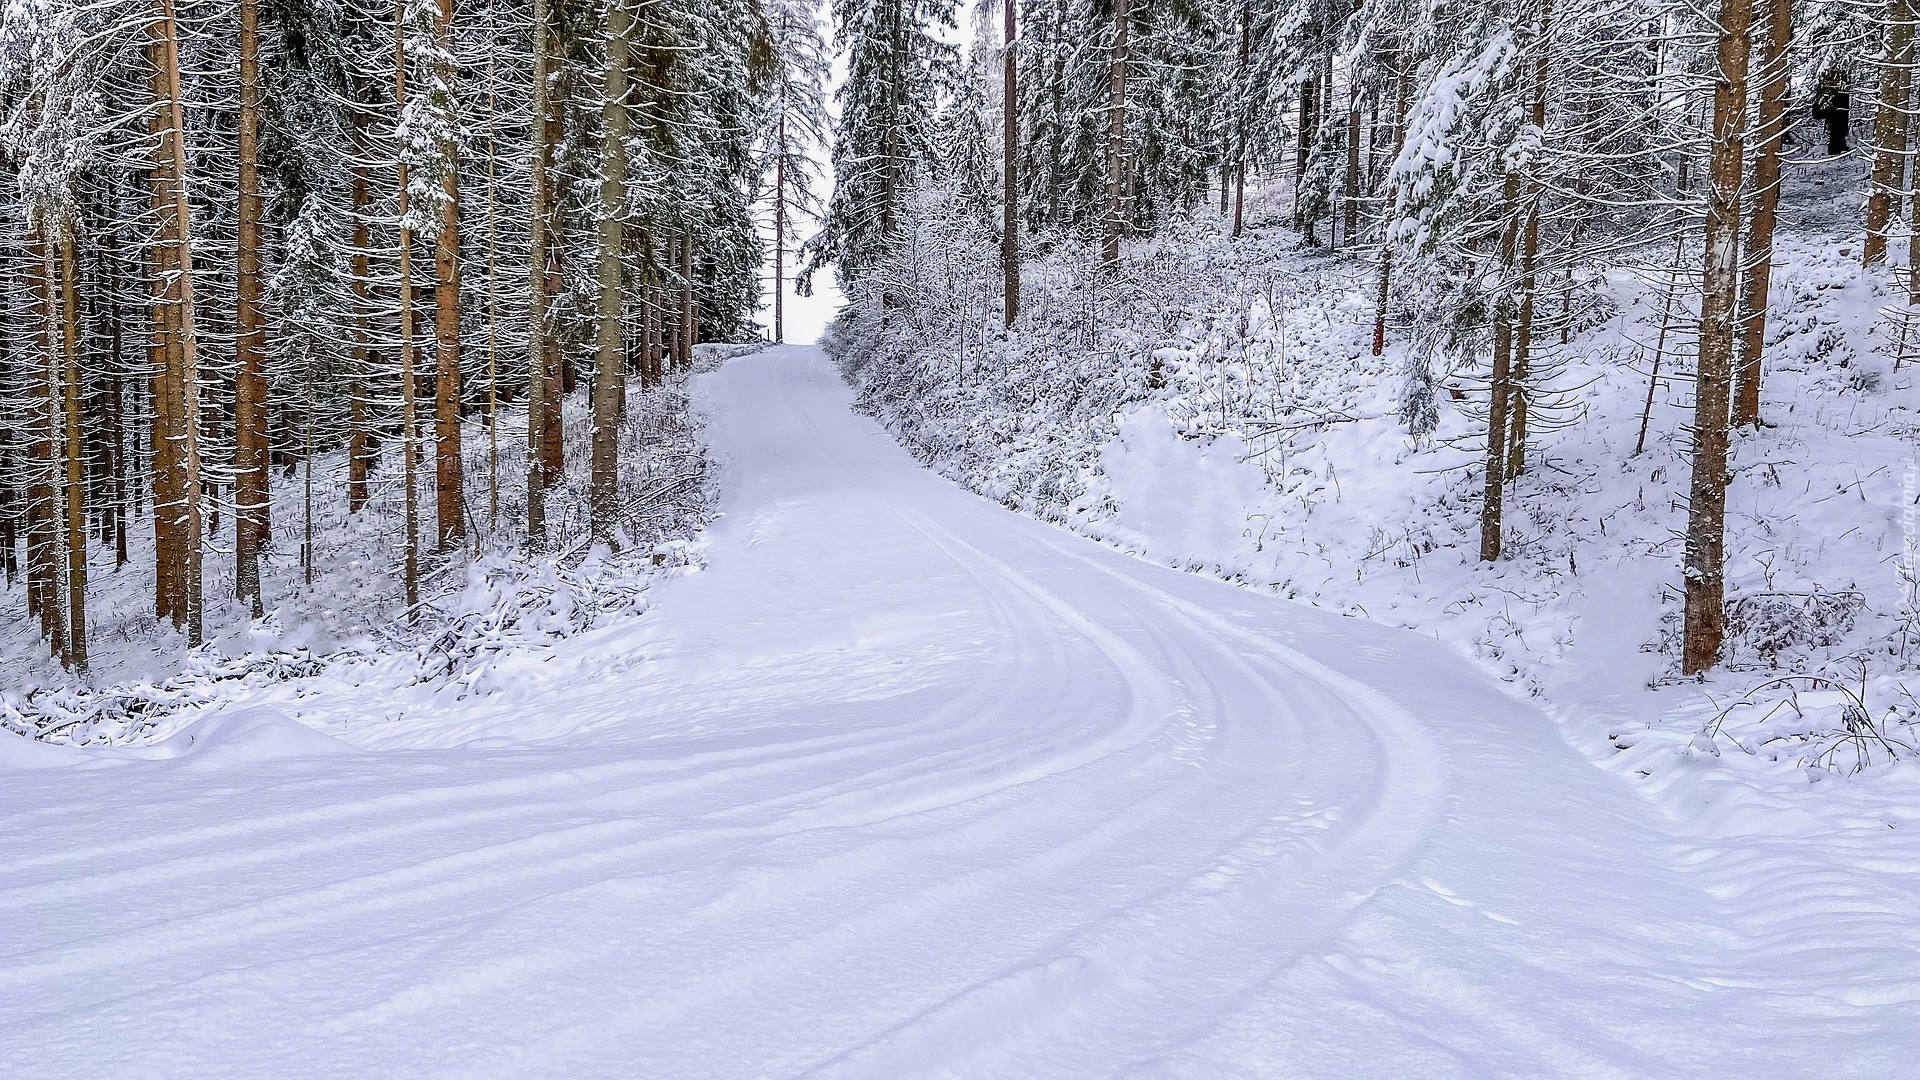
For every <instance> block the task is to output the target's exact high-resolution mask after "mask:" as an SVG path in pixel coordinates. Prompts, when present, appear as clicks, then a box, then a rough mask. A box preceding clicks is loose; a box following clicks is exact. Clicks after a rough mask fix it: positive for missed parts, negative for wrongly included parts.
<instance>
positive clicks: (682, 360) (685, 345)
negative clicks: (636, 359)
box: [673, 229, 694, 371]
mask: <svg viewBox="0 0 1920 1080" xmlns="http://www.w3.org/2000/svg"><path fill="white" fill-rule="evenodd" d="M693 310H694V296H693V232H692V230H691V229H689V230H688V231H687V233H686V234H685V235H683V236H682V237H681V238H680V315H679V318H680V355H678V356H676V357H674V358H673V362H674V365H675V367H676V368H677V369H678V370H680V371H685V370H687V368H688V367H689V366H691V365H692V364H693Z"/></svg>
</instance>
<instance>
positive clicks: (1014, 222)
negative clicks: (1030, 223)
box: [1000, 0, 1020, 327]
mask: <svg viewBox="0 0 1920 1080" xmlns="http://www.w3.org/2000/svg"><path fill="white" fill-rule="evenodd" d="M1016 2H1017V0H1000V9H1001V10H1000V19H1001V26H1000V39H1001V42H1002V48H1003V52H1004V54H1005V55H1003V56H1002V57H1001V58H1000V97H1001V107H1000V145H1001V160H1002V161H1003V162H1004V163H1005V165H1004V167H1003V168H1002V169H1001V177H1000V184H1001V188H1000V266H1001V269H1002V270H1003V271H1004V272H1005V278H1006V281H1005V283H1004V286H1003V292H1004V302H1003V304H1002V308H1003V310H1002V314H1003V315H1004V316H1005V319H1006V325H1007V326H1009V327H1011V326H1012V325H1013V321H1014V320H1015V319H1017V318H1019V317H1020V96H1019V76H1018V74H1017V72H1016V68H1015V65H1014V62H1013V57H1014V53H1013V49H1014V45H1015V43H1016V42H1017V41H1018V40H1019V34H1020V30H1019V22H1018V20H1017V19H1016V17H1015V13H1014V5H1015V3H1016Z"/></svg>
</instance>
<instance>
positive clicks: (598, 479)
mask: <svg viewBox="0 0 1920 1080" xmlns="http://www.w3.org/2000/svg"><path fill="white" fill-rule="evenodd" d="M630 24H631V16H630V14H629V13H628V11H627V7H626V4H625V3H623V2H622V0H612V3H611V4H609V5H608V8H607V43H606V44H607V56H606V63H607V69H606V88H605V97H604V100H603V103H602V104H601V106H600V140H601V142H600V265H599V272H600V273H599V277H600V281H599V285H600V311H599V315H600V325H599V327H598V336H597V340H596V341H595V345H596V346H597V348H596V351H595V355H594V361H593V462H592V470H593V476H592V481H591V497H592V503H593V534H594V536H595V537H596V538H598V539H599V540H601V541H602V542H605V541H608V540H610V539H612V537H613V532H614V528H615V527H616V525H617V524H618V518H619V508H620V507H619V503H620V404H621V402H620V384H621V383H623V382H625V381H626V377H627V371H626V361H627V350H626V336H625V333H624V330H625V327H624V323H623V316H624V311H623V308H622V304H621V293H620V256H621V253H622V250H623V249H624V248H625V241H626V230H625V219H626V213H627V33H628V29H629V26H630Z"/></svg>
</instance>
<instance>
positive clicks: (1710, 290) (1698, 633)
mask: <svg viewBox="0 0 1920 1080" xmlns="http://www.w3.org/2000/svg"><path fill="white" fill-rule="evenodd" d="M1752 37H1753V0H1720V47H1719V61H1720V77H1719V79H1718V80H1717V81H1716V82H1715V83H1714V87H1713V146H1712V151H1711V154H1710V156H1709V157H1708V164H1707V228H1706V259H1705V273H1704V275H1703V277H1702V280H1701V295H1700V359H1699V368H1698V371H1697V373H1696V375H1695V385H1694V407H1693V476H1692V481H1691V483H1690V484H1689V486H1688V493H1687V540H1686V565H1685V567H1684V570H1685V572H1686V581H1687V586H1686V587H1687V601H1686V619H1685V631H1684V639H1683V642H1682V655H1681V659H1680V670H1681V672H1682V673H1684V674H1687V675H1694V674H1698V673H1700V672H1703V671H1706V670H1707V669H1708V668H1711V667H1713V666H1714V665H1715V664H1717V663H1719V661H1720V644H1721V641H1722V639H1723V638H1724V637H1725V634H1726V576H1725V575H1726V533H1727V481H1728V476H1727V421H1728V412H1727V407H1728V399H1729V397H1730V391H1731V389H1732V388H1731V385H1730V384H1731V382H1732V375H1733V338H1734V325H1733V321H1734V319H1733V317H1734V295H1735V292H1736V290H1737V289H1738V288H1739V284H1740V262H1739V246H1740V187H1741V183H1742V181H1743V179H1744V177H1743V176H1742V175H1741V174H1742V173H1743V172H1744V171H1745V168H1744V166H1745V161H1744V155H1745V152H1746V147H1745V136H1746V126H1747V63H1748V57H1749V53H1750V52H1751V50H1752Z"/></svg>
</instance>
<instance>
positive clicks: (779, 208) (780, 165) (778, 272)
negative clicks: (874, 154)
mask: <svg viewBox="0 0 1920 1080" xmlns="http://www.w3.org/2000/svg"><path fill="white" fill-rule="evenodd" d="M1009 2H1011V0H1009ZM775 145H776V146H777V147H778V149H777V150H776V151H775V154H774V159H773V340H774V341H775V343H777V344H782V345H784V344H786V341H787V321H786V310H787V306H786V300H787V112H786V107H785V102H782V103H781V109H780V131H779V134H778V136H777V141H776V143H775Z"/></svg>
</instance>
